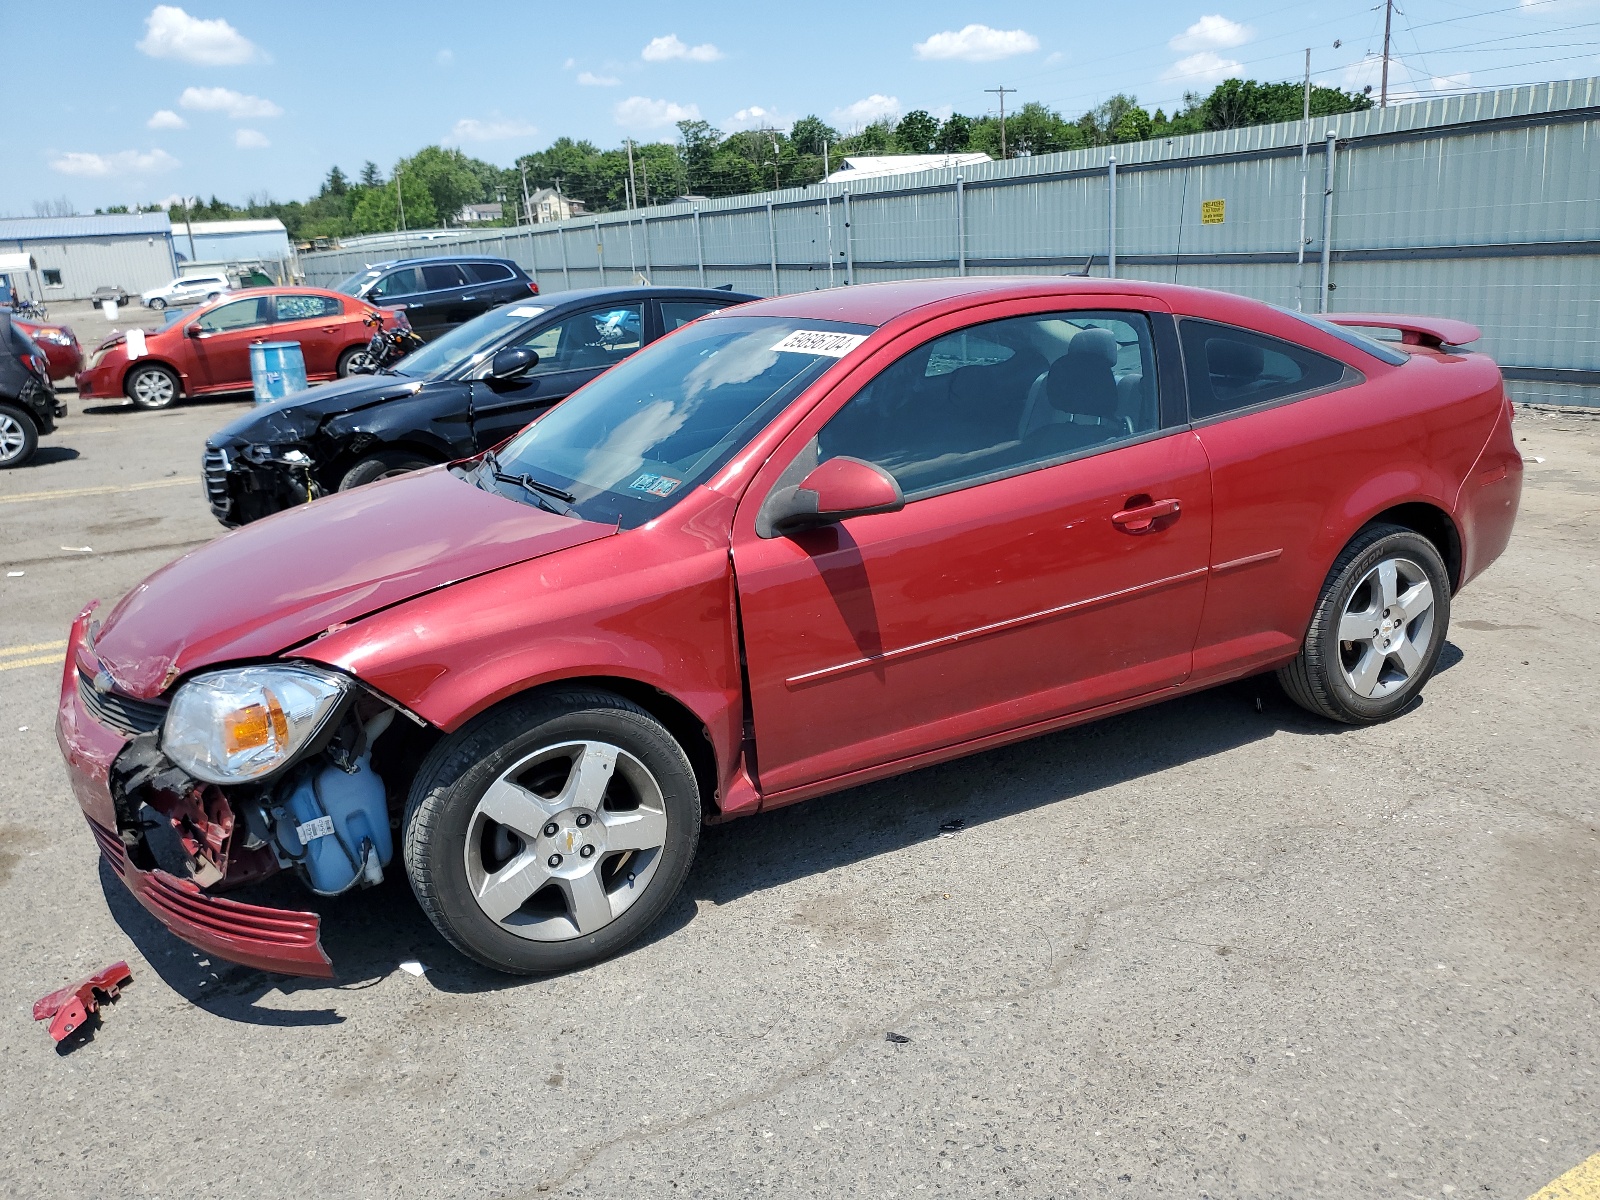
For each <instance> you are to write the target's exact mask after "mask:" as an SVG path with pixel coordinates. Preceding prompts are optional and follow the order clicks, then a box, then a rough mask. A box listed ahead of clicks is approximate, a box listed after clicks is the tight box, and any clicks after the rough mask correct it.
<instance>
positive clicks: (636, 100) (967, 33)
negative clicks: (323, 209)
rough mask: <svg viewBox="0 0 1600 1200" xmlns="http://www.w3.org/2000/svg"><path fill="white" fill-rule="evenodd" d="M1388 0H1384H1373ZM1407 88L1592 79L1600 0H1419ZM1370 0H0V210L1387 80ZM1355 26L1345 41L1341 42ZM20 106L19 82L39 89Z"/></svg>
mask: <svg viewBox="0 0 1600 1200" xmlns="http://www.w3.org/2000/svg"><path fill="white" fill-rule="evenodd" d="M1374 4H1377V5H1378V7H1377V8H1374ZM1401 9H1402V11H1401V14H1400V15H1398V16H1397V17H1396V18H1395V47H1396V52H1397V54H1398V62H1397V63H1395V64H1394V65H1393V67H1392V68H1391V74H1390V86H1391V90H1392V92H1393V93H1396V94H1398V95H1399V96H1400V97H1401V98H1405V97H1408V96H1409V97H1415V96H1418V95H1424V96H1427V95H1440V94H1447V93H1449V92H1452V91H1457V90H1462V89H1470V88H1479V87H1504V86H1510V85H1512V84H1518V83H1528V82H1536V81H1542V80H1547V79H1567V78H1574V77H1579V76H1586V75H1596V74H1600V0H1520V2H1519V0H1475V2H1468V0H1406V2H1405V3H1404V4H1403V5H1402V6H1401ZM1382 32H1383V21H1382V6H1381V0H1321V2H1320V3H1315V4H1312V3H1306V2H1305V0H1300V2H1299V3H1292V4H1287V3H1283V2H1281V0H1199V2H1198V3H1189V2H1183V0H1122V2H1121V3H1105V2H1104V0H1096V2H1094V3H1090V2H1088V0H1055V2H1053V3H1039V2H1034V3H1028V4H1019V3H1005V2H1002V0H985V2H984V3H982V4H976V3H972V2H971V0H966V2H961V3H957V2H952V0H919V2H918V3H916V4H905V3H885V2H881V0H880V2H879V3H862V2H861V0H854V2H852V3H839V2H836V0H809V2H807V3H805V4H798V5H796V4H783V5H779V4H772V3H756V4H751V3H748V0H745V2H741V3H720V2H706V0H701V2H699V3H695V4H692V5H664V4H660V3H654V4H645V3H632V2H629V0H612V2H611V3H610V4H595V3H589V4H579V5H570V4H535V3H531V2H523V3H512V2H506V0H478V2H477V3H474V4H472V5H464V4H463V5H443V4H438V3H429V4H420V3H411V2H409V0H385V2H382V3H377V4H361V5H355V4H338V3H328V2H327V0H321V2H318V3H312V2H309V0H275V2H274V3H272V4H265V3H260V2H257V3H236V2H228V0H183V3H181V4H167V5H153V4H150V3H139V2H136V0H115V2H112V0H105V2H101V3H84V2H81V0H60V2H59V3H54V4H49V5H45V4H24V3H21V2H20V0H6V2H5V3H4V4H0V45H4V46H5V47H6V54H5V57H4V66H3V67H0V77H3V78H5V80H6V83H7V88H6V91H7V94H8V95H9V96H11V97H12V98H13V100H14V101H15V100H16V98H17V97H23V98H25V99H24V100H23V101H22V103H21V106H20V107H18V106H17V104H16V103H13V106H12V109H11V118H12V119H11V120H10V121H9V122H8V136H7V139H6V149H5V151H4V157H3V159H0V162H3V164H4V170H3V171H0V214H4V215H10V216H29V215H32V214H33V212H34V204H35V202H37V201H43V200H49V199H54V198H58V197H66V198H68V199H69V200H70V201H71V202H72V203H73V204H74V205H75V206H76V207H77V209H78V211H80V212H88V211H92V210H93V209H94V208H95V207H97V206H100V207H103V206H105V205H109V204H128V203H135V202H145V203H148V202H150V201H152V200H158V199H165V198H167V197H170V196H175V195H181V194H190V195H193V194H204V195H211V194H213V193H215V194H216V195H218V196H221V197H223V198H226V199H232V200H235V201H240V200H243V199H244V198H245V197H246V196H249V195H251V194H254V195H257V196H263V195H270V196H271V197H272V198H274V199H279V200H287V199H293V198H296V197H301V196H304V195H306V194H307V193H308V192H310V191H312V190H314V188H315V186H316V184H317V182H318V180H319V179H320V178H321V177H322V176H323V175H324V174H325V173H326V171H327V169H328V168H329V167H330V166H331V165H333V164H334V163H337V164H339V165H340V166H341V167H343V168H344V169H345V170H346V171H347V172H350V173H354V172H355V171H356V170H357V169H358V168H359V167H360V165H361V163H362V162H363V161H364V160H366V159H372V160H374V161H376V162H378V163H379V164H381V165H382V166H383V167H384V168H385V170H387V168H388V167H389V166H390V164H392V163H393V161H394V160H395V159H396V158H397V157H399V156H401V155H403V154H406V153H409V152H410V151H412V150H415V149H416V148H418V147H420V146H423V145H426V144H428V143H430V142H438V141H443V142H445V143H446V144H453V145H459V146H461V147H462V148H463V149H464V150H466V151H467V152H468V153H471V154H475V155H478V156H480V157H483V158H487V159H489V160H490V161H493V162H498V163H502V164H504V163H509V162H511V161H512V160H513V159H514V158H515V156H516V155H517V154H519V153H523V152H525V151H527V150H531V149H537V148H539V147H541V146H544V145H547V144H548V143H549V142H550V141H551V140H552V139H553V138H555V137H558V136H560V135H562V134H569V135H571V136H574V137H582V138H588V139H590V140H592V141H594V142H597V143H598V144H600V145H602V146H610V145H616V144H618V143H619V142H620V141H621V140H622V139H623V138H625V137H634V138H638V139H640V140H649V139H661V138H668V137H670V136H671V135H672V133H673V129H672V124H673V122H674V121H676V120H678V119H679V118H681V117H685V116H699V117H703V118H704V119H706V120H708V121H710V122H712V123H713V124H714V125H717V126H718V127H720V128H722V129H736V128H741V127H749V126H759V125H765V124H776V125H779V126H786V125H787V124H788V123H789V122H791V121H792V120H794V119H795V118H796V117H799V116H804V115H805V114H807V113H811V112H815V113H817V114H819V115H821V116H823V117H825V118H826V119H828V120H830V121H832V122H833V123H834V124H836V125H838V126H840V127H841V128H848V127H849V126H851V125H857V124H861V123H864V122H866V121H869V120H871V119H873V118H874V117H877V116H880V115H883V114H886V113H888V114H894V113H899V112H906V111H909V110H911V109H917V108H923V109H928V110H929V111H932V112H934V113H936V114H940V115H943V114H945V113H948V112H950V111H951V110H952V109H954V110H957V111H960V112H965V113H968V114H974V113H980V112H984V111H988V110H991V109H992V108H993V106H994V104H995V101H996V97H995V96H993V95H991V94H988V93H986V92H985V90H984V89H986V88H993V87H997V86H1001V85H1004V86H1006V87H1009V88H1015V89H1016V92H1015V93H1014V94H1011V95H1008V96H1007V97H1006V103H1007V106H1008V107H1011V106H1015V105H1018V104H1021V103H1023V102H1025V101H1029V100H1039V101H1043V102H1044V103H1046V104H1049V105H1051V106H1052V107H1055V108H1059V109H1061V110H1063V111H1064V112H1066V113H1068V115H1076V114H1077V113H1079V112H1081V111H1082V110H1083V109H1085V108H1088V107H1090V106H1092V105H1094V104H1096V103H1098V102H1099V101H1101V100H1103V99H1104V98H1105V97H1107V96H1109V95H1111V94H1113V93H1115V92H1119V91H1123V92H1131V93H1133V94H1134V95H1136V96H1138V98H1139V100H1140V101H1141V102H1142V103H1144V104H1145V105H1146V106H1147V107H1150V108H1154V107H1156V106H1157V105H1162V106H1165V107H1166V108H1168V109H1169V110H1170V109H1171V108H1172V107H1173V106H1174V105H1175V104H1177V103H1179V102H1180V101H1181V97H1182V95H1183V93H1184V92H1185V91H1186V90H1200V91H1204V90H1207V89H1209V88H1210V87H1211V86H1212V85H1213V84H1215V83H1216V82H1217V81H1218V80H1219V79H1221V78H1224V77H1226V76H1228V75H1244V76H1248V77H1252V78H1257V79H1285V78H1298V77H1299V75H1300V72H1301V63H1302V57H1301V56H1302V53H1303V48H1304V47H1306V46H1308V45H1309V46H1312V47H1313V58H1312V63H1313V74H1314V76H1315V78H1316V79H1317V80H1318V81H1319V82H1325V83H1332V84H1338V85H1340V86H1346V87H1360V86H1361V85H1362V84H1364V83H1372V84H1374V85H1375V86H1376V83H1377V75H1378V68H1377V62H1376V58H1375V56H1376V54H1377V53H1378V51H1379V50H1380V48H1381V45H1382ZM1336 39H1337V40H1339V41H1341V42H1342V45H1341V46H1340V47H1338V48H1337V49H1336V48H1334V46H1333V43H1334V41H1335V40H1336ZM27 98H31V99H27Z"/></svg>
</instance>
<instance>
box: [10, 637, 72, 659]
mask: <svg viewBox="0 0 1600 1200" xmlns="http://www.w3.org/2000/svg"><path fill="white" fill-rule="evenodd" d="M66 648H67V643H66V642H65V641H60V642H34V643H33V644H32V645H31V646H0V658H11V657H13V656H15V655H18V654H36V653H38V652H39V651H40V650H65V649H66Z"/></svg>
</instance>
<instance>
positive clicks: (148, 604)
mask: <svg viewBox="0 0 1600 1200" xmlns="http://www.w3.org/2000/svg"><path fill="white" fill-rule="evenodd" d="M615 532H616V527H615V526H613V525H598V524H595V523H594V522H592V521H584V520H580V519H578V518H576V517H563V516H557V515H556V514H554V513H550V512H546V511H545V510H543V509H541V508H535V507H533V506H532V505H527V504H522V503H519V502H517V501H515V500H511V499H508V498H507V497H505V496H500V495H496V494H494V493H490V492H484V491H480V490H479V489H478V488H476V487H474V486H472V485H471V484H470V483H467V482H466V481H464V480H462V479H458V478H456V477H455V476H454V475H452V474H450V472H449V470H448V469H447V468H444V467H435V468H433V469H431V470H426V471H419V472H417V473H416V474H413V475H402V476H399V477H397V478H394V479H388V480H383V481H381V482H378V483H373V484H368V485H367V486H366V487H362V488H357V489H356V490H355V491H351V492H341V493H338V494H336V495H333V496H329V497H327V498H326V499H323V500H318V501H317V502H315V503H314V504H307V505H302V506H300V507H297V508H291V509H289V510H287V511H286V512H282V513H279V514H278V515H276V516H273V517H268V518H267V519H266V520H264V521H258V522H256V523H255V524H253V525H246V526H245V527H244V528H242V529H236V530H234V531H233V532H231V533H227V534H224V535H223V536H222V537H220V538H218V539H217V540H216V541H214V542H210V543H208V544H207V545H205V546H202V547H201V548H200V549H198V550H195V551H193V552H191V553H189V554H186V555H184V556H183V557H182V558H180V559H178V560H177V561H176V562H173V563H170V564H168V565H167V566H165V567H162V568H161V570H159V571H157V572H156V573H155V574H154V575H152V576H150V578H148V579H146V580H145V581H144V582H143V583H141V584H140V585H139V586H138V587H136V588H134V589H133V591H131V592H129V593H128V594H127V595H126V596H124V597H123V598H122V601H121V602H120V603H119V604H118V605H117V606H116V608H115V609H113V610H112V612H111V615H110V616H109V617H107V618H106V621H105V624H104V625H103V626H102V627H101V629H100V630H99V631H98V632H97V633H96V634H95V636H94V647H93V652H94V655H95V657H96V658H97V659H98V660H99V663H100V665H101V666H102V667H104V668H105V669H106V670H108V671H109V672H110V673H111V676H112V678H113V679H114V680H115V681H116V683H117V686H118V687H119V688H120V689H122V690H123V691H125V692H127V693H128V694H130V695H133V696H138V697H141V698H146V699H148V698H150V697H153V696H156V695H159V694H160V693H161V692H163V691H164V690H166V688H168V687H169V686H171V684H172V682H173V681H174V680H175V679H177V678H178V677H179V676H180V675H184V674H186V673H188V672H189V671H192V670H194V669H195V668H196V667H203V666H206V665H208V664H211V663H221V662H237V661H239V660H242V659H251V658H263V657H267V656H270V655H274V654H278V653H281V652H282V651H284V650H286V649H289V648H290V647H292V646H296V645H298V644H299V643H301V642H304V641H306V640H308V639H310V638H313V637H315V636H317V635H318V634H319V633H322V632H323V631H324V630H326V629H328V628H329V627H330V626H334V625H341V624H348V623H350V622H352V621H356V620H359V619H360V618H361V617H364V616H366V615H367V614H368V613H372V612H376V611H377V610H378V609H380V608H387V607H388V606H390V605H392V604H396V603H398V602H400V601H402V600H408V599H410V598H411V597H413V596H417V595H421V594H422V593H423V592H428V591H432V590H433V589H435V588H439V587H443V586H445V585H446V584H450V583H454V582H456V581H458V580H461V579H467V578H470V577H472V576H474V575H481V574H483V573H485V572H486V571H493V570H497V569H498V568H500V567H507V566H511V565H512V564H514V563H519V562H525V561H527V560H528V559H531V558H538V557H540V556H541V555H545V554H550V553H553V552H555V551H557V550H564V549H566V548H568V547H571V546H577V545H580V544H582V543H584V542H590V541H594V540H596V539H597V538H602V537H608V536H610V535H611V534H613V533H615Z"/></svg>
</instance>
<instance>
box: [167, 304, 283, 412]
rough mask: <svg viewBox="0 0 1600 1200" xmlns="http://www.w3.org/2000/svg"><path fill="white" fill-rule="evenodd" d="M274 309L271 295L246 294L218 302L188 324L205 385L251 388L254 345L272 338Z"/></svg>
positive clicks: (197, 363) (197, 372)
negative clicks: (237, 298) (251, 349)
mask: <svg viewBox="0 0 1600 1200" xmlns="http://www.w3.org/2000/svg"><path fill="white" fill-rule="evenodd" d="M272 312H273V310H272V297H271V295H269V294H262V295H256V296H246V297H244V298H243V299H240V300H229V301H226V302H224V303H222V304H218V305H217V306H216V307H214V308H211V309H208V310H207V311H206V312H204V313H201V314H200V316H199V317H197V318H196V319H195V320H193V321H191V322H189V323H188V324H187V325H185V326H184V336H185V338H186V339H187V341H188V343H189V345H190V346H191V347H193V349H194V354H195V364H196V368H197V369H196V371H195V374H196V375H197V376H198V377H199V379H200V381H201V382H200V386H201V387H205V388H213V389H216V390H219V391H221V390H228V391H232V390H235V389H237V390H239V391H245V390H248V389H249V387H250V347H251V346H252V345H257V344H259V343H261V342H267V341H271V340H272V336H271V329H270V326H271V324H272ZM190 330H193V331H194V334H193V336H191V335H190V332H189V331H190Z"/></svg>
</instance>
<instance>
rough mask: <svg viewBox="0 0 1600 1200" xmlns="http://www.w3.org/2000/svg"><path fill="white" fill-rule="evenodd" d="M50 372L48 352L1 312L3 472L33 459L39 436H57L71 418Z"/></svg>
mask: <svg viewBox="0 0 1600 1200" xmlns="http://www.w3.org/2000/svg"><path fill="white" fill-rule="evenodd" d="M48 370H49V368H48V367H46V365H45V358H44V351H42V350H40V349H39V347H38V345H37V344H36V343H35V342H34V340H33V339H32V338H30V337H29V336H28V335H27V334H25V333H23V332H22V330H20V329H18V328H17V327H16V326H15V325H13V324H12V323H11V312H10V310H9V309H5V308H0V470H3V469H4V468H6V467H20V466H21V465H22V464H23V463H25V462H27V461H28V460H29V459H30V458H32V457H33V452H34V451H35V450H37V449H38V448H39V435H40V434H41V433H52V432H54V430H55V427H56V418H57V417H64V416H66V414H67V406H66V405H65V404H62V403H60V402H59V401H58V400H57V399H56V393H55V389H54V388H53V387H51V386H50V376H49V374H48Z"/></svg>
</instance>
